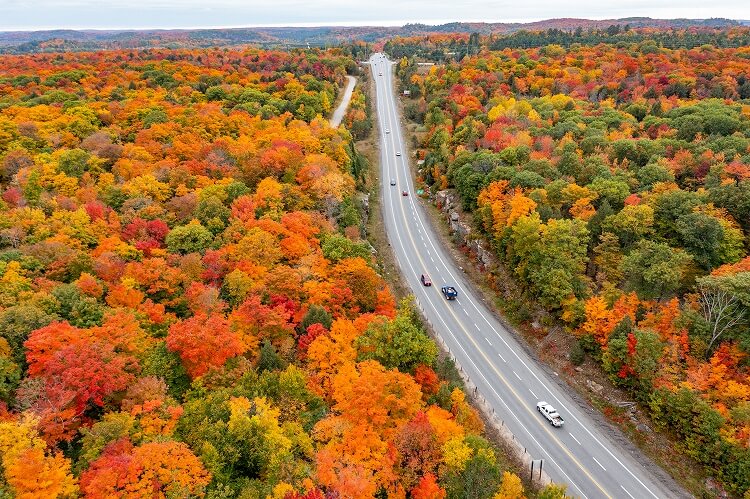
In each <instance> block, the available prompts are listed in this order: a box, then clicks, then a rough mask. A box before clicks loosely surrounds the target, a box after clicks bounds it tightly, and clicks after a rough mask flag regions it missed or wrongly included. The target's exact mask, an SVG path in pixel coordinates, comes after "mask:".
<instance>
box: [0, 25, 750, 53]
mask: <svg viewBox="0 0 750 499" xmlns="http://www.w3.org/2000/svg"><path fill="white" fill-rule="evenodd" d="M749 23H750V21H735V20H731V19H721V18H717V19H651V18H649V17H629V18H623V19H605V20H593V19H574V18H560V19H548V20H544V21H536V22H530V23H467V22H453V23H447V24H441V25H437V26H433V25H428V24H418V23H414V24H406V25H404V26H396V27H383V26H356V27H354V26H318V27H278V28H261V27H248V28H235V29H192V30H178V29H172V30H122V31H108V30H102V31H99V30H80V31H79V30H62V29H61V30H47V31H12V32H11V31H6V32H0V52H4V53H25V52H58V51H82V50H100V49H127V48H133V49H136V48H148V47H166V48H179V47H210V46H233V45H242V44H255V45H259V46H262V47H305V46H307V45H308V44H309V45H311V46H323V45H331V44H338V43H344V42H350V41H354V40H362V41H366V42H376V41H379V40H383V39H386V38H390V37H393V36H415V35H427V34H435V33H472V32H477V33H481V34H509V33H514V32H517V31H520V30H547V29H560V30H574V29H576V28H578V27H580V28H583V29H605V28H607V27H609V26H613V25H621V26H625V25H629V26H630V27H631V28H647V27H650V28H661V29H669V28H689V27H695V28H728V27H733V26H741V25H743V24H745V25H747V24H749Z"/></svg>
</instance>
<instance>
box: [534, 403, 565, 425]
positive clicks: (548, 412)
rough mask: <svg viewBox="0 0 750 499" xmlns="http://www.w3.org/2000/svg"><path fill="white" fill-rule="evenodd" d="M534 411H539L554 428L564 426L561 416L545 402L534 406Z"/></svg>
mask: <svg viewBox="0 0 750 499" xmlns="http://www.w3.org/2000/svg"><path fill="white" fill-rule="evenodd" d="M536 410H537V411H539V412H540V413H541V414H542V416H544V417H545V418H546V419H547V421H549V422H550V423H551V424H552V426H554V427H555V428H560V427H561V426H562V425H563V424H565V421H563V418H562V416H560V414H558V412H557V410H556V409H555V408H554V407H552V406H551V405H549V404H548V403H547V402H538V403H537V404H536Z"/></svg>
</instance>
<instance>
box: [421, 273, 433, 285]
mask: <svg viewBox="0 0 750 499" xmlns="http://www.w3.org/2000/svg"><path fill="white" fill-rule="evenodd" d="M419 280H420V281H422V285H423V286H432V279H430V276H428V275H427V274H422V275H421V276H420V277H419Z"/></svg>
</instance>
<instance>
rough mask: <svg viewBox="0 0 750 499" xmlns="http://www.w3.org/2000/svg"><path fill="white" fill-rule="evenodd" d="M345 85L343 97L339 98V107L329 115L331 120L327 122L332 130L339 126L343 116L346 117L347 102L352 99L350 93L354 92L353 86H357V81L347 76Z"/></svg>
mask: <svg viewBox="0 0 750 499" xmlns="http://www.w3.org/2000/svg"><path fill="white" fill-rule="evenodd" d="M346 79H347V83H346V89H345V90H344V96H343V97H342V98H341V102H340V103H339V106H338V107H337V108H336V110H335V111H334V112H333V114H332V115H331V119H330V120H329V123H330V124H331V126H332V127H333V128H337V127H338V126H339V125H340V124H341V120H343V119H344V115H346V110H347V108H348V107H349V101H350V100H351V99H352V92H353V91H354V86H355V85H356V84H357V79H356V78H355V77H353V76H347V77H346Z"/></svg>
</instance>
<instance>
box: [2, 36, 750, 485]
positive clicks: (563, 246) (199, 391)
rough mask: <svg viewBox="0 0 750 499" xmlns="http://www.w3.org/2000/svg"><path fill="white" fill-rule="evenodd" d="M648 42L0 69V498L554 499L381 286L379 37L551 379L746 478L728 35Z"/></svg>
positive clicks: (411, 308)
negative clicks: (612, 396) (529, 308)
mask: <svg viewBox="0 0 750 499" xmlns="http://www.w3.org/2000/svg"><path fill="white" fill-rule="evenodd" d="M650 33H652V32H650V31H648V30H646V31H637V30H636V31H634V32H633V34H632V36H631V35H627V36H625V35H622V34H620V33H617V34H613V35H612V36H613V37H615V39H614V40H611V42H608V41H607V40H606V39H604V40H603V39H599V38H597V36H599V35H595V34H592V35H591V37H592V38H591V40H590V41H589V42H586V41H585V40H584V41H583V43H578V42H570V43H561V44H555V43H551V42H550V40H548V39H547V38H546V37H552V36H553V35H555V34H554V33H551V34H549V33H547V34H545V33H544V32H542V33H539V34H536V35H534V34H523V35H515V36H516V37H515V38H513V37H509V38H508V39H507V40H505V41H503V40H499V39H496V38H490V37H484V36H481V37H480V36H478V35H476V34H475V35H466V36H464V35H462V34H455V35H454V34H446V35H430V36H424V37H412V38H393V39H391V40H388V41H387V43H382V42H381V43H380V45H377V46H376V47H373V46H370V45H365V44H364V43H354V44H349V45H343V46H341V47H337V48H328V49H316V48H313V49H293V50H286V51H284V50H260V49H256V48H244V47H243V48H222V49H210V48H208V49H166V48H163V49H162V48H159V49H144V50H101V51H96V52H78V53H74V52H60V53H56V52H46V53H37V54H19V55H1V56H0V496H2V497H18V498H35V497H61V498H63V497H90V498H105V497H107V498H109V497H164V498H166V497H170V498H171V497H209V498H225V497H243V498H273V499H324V498H368V497H372V498H374V497H378V498H380V497H396V498H414V499H427V498H446V497H450V498H464V497H471V498H497V499H503V498H517V497H523V495H524V494H527V495H528V496H529V497H541V498H549V499H552V498H561V497H563V496H564V492H563V491H564V489H562V488H560V487H557V486H554V485H552V486H549V487H547V488H543V489H541V490H540V489H539V488H538V487H536V486H533V485H532V484H529V483H526V482H525V481H522V480H521V478H519V476H518V473H517V471H518V470H517V468H516V467H515V464H514V463H513V462H512V460H511V459H508V458H507V457H506V456H505V455H504V454H503V452H502V450H501V449H500V448H498V446H497V445H496V444H495V443H494V442H493V441H492V439H491V438H490V437H489V436H488V434H487V433H486V432H485V422H484V421H483V419H482V417H481V415H480V413H479V411H478V410H477V408H476V407H475V406H474V405H472V403H471V400H470V399H471V397H470V394H468V393H466V392H465V391H464V390H465V388H464V386H463V383H462V380H461V378H460V376H459V375H458V373H457V372H456V369H455V367H454V366H453V364H452V363H451V361H450V359H448V358H446V357H445V355H444V354H443V353H442V352H441V350H440V348H439V347H438V344H437V343H436V342H435V341H434V340H433V339H432V338H431V336H430V332H429V331H428V329H427V328H426V327H425V325H424V323H423V320H422V318H421V315H420V312H419V310H418V308H417V306H416V305H415V303H414V302H413V300H411V299H410V297H409V296H405V297H401V296H400V295H397V294H396V293H395V292H394V291H393V286H391V284H392V283H391V282H389V281H388V280H387V279H386V277H384V275H385V273H384V272H383V264H382V262H381V255H379V254H378V251H377V250H376V249H375V248H373V246H372V244H371V242H370V239H369V237H368V236H369V234H368V227H369V226H368V219H369V218H370V217H377V216H379V215H378V214H377V213H375V212H374V211H372V212H371V210H369V209H368V207H367V203H366V202H364V200H366V199H367V198H368V195H369V194H372V193H375V192H376V189H377V186H376V185H373V184H374V182H373V177H372V175H371V174H372V172H371V167H373V165H372V163H373V158H375V156H372V155H371V156H370V157H369V158H368V155H367V154H365V153H363V152H362V151H361V147H360V146H359V144H360V141H361V140H362V139H366V138H368V137H372V135H373V134H372V131H373V129H374V117H373V113H374V110H373V109H372V106H371V98H372V96H371V94H370V91H369V90H368V89H369V83H370V82H369V78H370V77H369V75H368V72H367V69H366V68H363V67H362V65H360V64H358V60H362V59H364V58H365V56H366V53H367V51H370V50H372V49H373V48H383V45H384V48H385V51H386V53H392V54H397V55H398V56H399V58H398V59H396V61H397V65H396V76H397V78H398V83H399V85H400V89H401V90H409V91H410V94H411V95H410V96H409V97H408V98H404V99H403V106H404V112H405V115H406V118H407V119H408V120H410V122H411V123H412V124H414V125H415V126H416V127H417V128H416V129H417V130H418V133H417V134H415V135H414V139H413V145H414V146H415V147H414V151H413V152H415V153H416V159H418V160H423V161H420V167H419V169H418V170H417V171H416V175H417V179H418V181H419V182H420V185H421V186H423V187H425V194H424V198H425V202H430V200H432V199H434V194H436V193H437V192H438V191H443V190H446V189H452V190H454V192H456V193H457V195H458V196H459V198H460V202H461V204H462V207H463V209H464V210H465V211H466V212H467V213H472V215H473V219H472V220H473V222H472V223H473V227H474V229H475V230H476V232H477V233H478V234H480V235H481V237H483V238H485V239H486V240H487V241H488V243H489V244H490V245H491V248H492V251H493V253H494V254H495V255H496V256H497V258H498V261H499V265H500V266H502V268H503V270H504V272H505V274H503V275H507V276H511V277H512V279H513V281H514V284H515V285H516V286H517V287H518V288H517V289H520V295H519V296H518V297H517V299H518V303H533V304H534V306H535V307H537V308H538V309H539V310H540V313H544V314H545V315H544V317H545V321H546V324H547V325H548V326H550V327H552V326H553V325H554V326H556V327H560V328H563V329H564V331H565V332H566V334H568V335H570V337H571V338H573V340H574V341H573V342H572V344H573V347H572V348H571V349H570V351H569V352H565V353H566V355H568V356H569V359H570V364H571V366H575V365H580V364H582V363H583V362H590V363H591V362H593V363H594V364H595V365H596V366H598V368H600V369H601V370H602V372H604V373H605V374H606V375H607V376H608V377H609V379H610V380H611V382H612V383H613V384H615V385H616V386H618V387H620V388H622V389H624V390H626V391H627V392H628V393H630V394H632V396H633V397H634V399H635V400H637V402H638V404H639V405H640V406H641V407H643V408H645V409H646V410H647V411H648V414H649V416H650V418H651V420H652V421H653V422H654V425H655V426H656V427H657V428H658V429H659V430H660V431H663V432H665V433H666V434H668V435H670V436H671V437H672V438H673V439H674V440H676V441H678V442H679V443H678V444H677V445H678V448H679V450H680V452H683V453H684V454H685V455H687V456H689V457H690V458H691V459H693V460H694V461H696V462H697V463H699V465H700V466H702V467H703V468H704V469H705V470H706V473H709V474H711V475H712V476H715V477H717V479H718V480H720V481H721V483H722V485H723V487H724V488H725V489H726V490H727V491H729V493H731V494H735V495H737V496H740V497H741V496H742V495H743V494H748V490H750V256H749V251H748V250H749V249H750V48H748V47H747V46H746V45H745V46H743V44H742V43H744V42H737V43H734V42H732V40H746V39H747V37H748V30H744V31H743V30H742V29H739V28H734V29H733V31H731V32H729V33H723V34H722V33H721V32H714V31H712V34H711V36H710V37H708V40H709V41H714V40H719V39H724V40H728V41H727V43H725V44H724V46H719V44H718V43H717V46H713V45H709V44H701V45H696V46H689V47H673V48H667V47H664V46H663V44H657V43H655V42H654V41H653V39H651V38H653V37H651V36H650ZM717 33H718V34H717ZM555 36H557V35H555ZM561 36H562V35H561ZM582 36H583V35H582ZM601 36H602V37H604V36H607V35H606V33H605V34H602V35H601ZM628 36H631V38H628ZM679 36H682V37H683V39H685V38H690V37H691V36H693V35H691V33H690V32H688V31H685V32H682V33H681V34H680V35H679ZM706 36H708V35H706ZM711 37H713V38H711ZM519 40H520V41H519ZM529 40H532V41H531V42H530V41H529ZM534 40H536V41H539V40H541V42H543V43H541V42H540V43H538V44H537V43H536V42H535V41H534ZM701 40H703V39H701ZM703 41H705V40H703ZM513 44H515V45H516V46H509V45H513ZM526 46H528V48H524V47H526ZM418 62H434V63H436V64H435V65H433V66H425V65H419V64H418ZM347 75H354V76H357V78H358V85H357V87H356V89H355V90H354V94H353V97H352V100H351V102H350V104H349V108H348V112H347V114H346V115H345V118H344V120H343V122H342V125H341V126H339V127H337V128H334V127H332V126H330V124H329V122H328V117H329V116H330V114H331V112H332V110H333V108H334V106H335V105H336V103H337V101H338V100H339V99H340V98H341V94H342V93H343V92H342V88H343V86H344V85H345V81H346V79H345V77H346V76H347ZM486 274H487V275H486V277H487V279H488V282H489V283H490V284H491V286H492V287H493V288H494V289H495V290H498V291H501V290H502V288H503V286H504V284H503V282H502V280H501V279H499V278H498V275H500V274H499V273H498V272H496V271H492V269H490V270H488V271H487V273H486ZM522 320H531V317H526V318H522Z"/></svg>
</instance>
